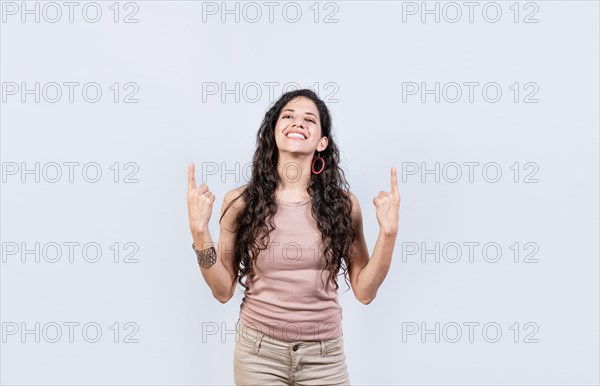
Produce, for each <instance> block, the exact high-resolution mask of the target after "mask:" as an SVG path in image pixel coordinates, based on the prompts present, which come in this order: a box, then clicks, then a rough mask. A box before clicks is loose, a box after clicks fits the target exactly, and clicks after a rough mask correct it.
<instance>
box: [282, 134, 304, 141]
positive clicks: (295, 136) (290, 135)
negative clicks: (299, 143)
mask: <svg viewBox="0 0 600 386" xmlns="http://www.w3.org/2000/svg"><path fill="white" fill-rule="evenodd" d="M286 138H289V139H299V140H305V139H306V138H304V136H303V135H302V134H300V133H289V134H288V135H286Z"/></svg>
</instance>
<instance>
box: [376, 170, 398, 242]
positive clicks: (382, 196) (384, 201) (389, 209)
mask: <svg viewBox="0 0 600 386" xmlns="http://www.w3.org/2000/svg"><path fill="white" fill-rule="evenodd" d="M373 204H375V211H376V215H377V222H378V223H379V228H380V229H381V230H382V231H384V232H386V233H389V234H396V233H398V217H399V212H400V193H399V192H398V175H397V171H396V168H395V167H392V191H391V192H383V191H380V192H379V195H378V196H377V197H375V198H374V199H373Z"/></svg>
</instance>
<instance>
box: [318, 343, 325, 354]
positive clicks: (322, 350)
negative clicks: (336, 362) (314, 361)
mask: <svg viewBox="0 0 600 386" xmlns="http://www.w3.org/2000/svg"><path fill="white" fill-rule="evenodd" d="M319 343H321V356H322V357H324V356H325V352H326V351H325V341H323V340H321V341H319Z"/></svg>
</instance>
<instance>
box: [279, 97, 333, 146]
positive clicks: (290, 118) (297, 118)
mask: <svg viewBox="0 0 600 386" xmlns="http://www.w3.org/2000/svg"><path fill="white" fill-rule="evenodd" d="M275 142H276V143H277V147H278V148H279V150H280V151H281V150H285V151H289V152H297V153H306V154H313V153H314V152H315V150H319V151H322V150H324V149H325V147H326V145H327V138H325V137H324V138H321V121H320V119H319V110H318V109H317V106H316V105H315V103H314V102H313V101H312V100H310V99H309V98H306V97H297V98H294V99H292V100H291V101H289V102H288V103H287V104H286V105H285V106H284V107H283V109H281V113H279V117H278V118H277V123H276V125H275Z"/></svg>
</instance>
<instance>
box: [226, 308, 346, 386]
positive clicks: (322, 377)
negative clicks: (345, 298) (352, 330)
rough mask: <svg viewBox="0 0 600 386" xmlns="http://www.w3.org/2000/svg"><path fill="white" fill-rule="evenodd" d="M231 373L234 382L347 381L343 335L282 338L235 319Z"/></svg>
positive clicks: (255, 385) (296, 384) (295, 384)
mask: <svg viewBox="0 0 600 386" xmlns="http://www.w3.org/2000/svg"><path fill="white" fill-rule="evenodd" d="M294 348H295V350H294ZM233 377H234V381H235V384H236V385H238V386H241V385H244V386H246V385H252V386H261V385H289V386H302V385H332V386H333V385H350V378H349V376H348V368H347V367H346V354H345V353H344V339H343V336H340V337H338V338H333V339H328V340H322V341H297V342H285V341H282V340H278V339H274V338H272V337H270V336H268V335H265V334H264V333H263V332H261V331H259V330H256V329H254V328H251V327H249V326H247V325H245V324H244V323H243V322H242V321H241V320H239V319H238V323H237V328H236V336H235V351H234V354H233Z"/></svg>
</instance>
